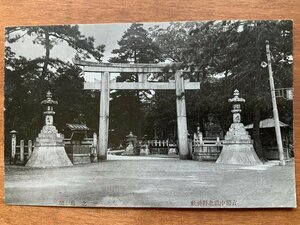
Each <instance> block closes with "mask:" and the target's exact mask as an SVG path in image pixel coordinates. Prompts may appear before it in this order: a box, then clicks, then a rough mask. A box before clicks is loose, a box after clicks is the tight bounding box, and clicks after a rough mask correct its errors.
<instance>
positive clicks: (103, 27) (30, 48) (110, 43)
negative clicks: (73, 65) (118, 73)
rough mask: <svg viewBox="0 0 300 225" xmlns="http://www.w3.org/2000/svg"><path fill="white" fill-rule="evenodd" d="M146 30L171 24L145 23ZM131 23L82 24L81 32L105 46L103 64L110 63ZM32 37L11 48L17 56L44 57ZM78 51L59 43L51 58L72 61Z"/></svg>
mask: <svg viewBox="0 0 300 225" xmlns="http://www.w3.org/2000/svg"><path fill="white" fill-rule="evenodd" d="M143 24H144V28H145V29H148V28H149V27H153V26H155V25H160V27H167V26H168V24H169V23H143ZM130 25H131V23H110V24H82V25H79V30H80V31H81V33H82V34H83V35H85V36H93V37H94V38H95V43H94V44H95V46H98V45H100V44H104V45H105V52H104V56H103V59H102V60H103V62H108V60H109V59H110V57H112V56H114V55H113V54H112V53H111V51H112V50H113V49H117V48H118V47H119V46H118V43H117V42H118V40H120V39H121V37H122V35H123V34H124V32H125V31H126V30H127V29H128V28H129V27H130ZM32 40H33V39H32V37H29V36H24V37H23V38H21V39H20V40H18V41H17V42H15V43H13V44H8V43H6V45H8V46H10V47H11V49H12V51H13V52H15V53H16V54H17V56H24V57H26V58H28V59H34V58H36V57H41V56H44V54H45V49H44V48H43V46H41V45H38V44H33V43H32ZM75 53H76V51H75V50H74V49H72V48H71V47H69V46H68V45H67V44H66V43H59V44H58V45H55V46H54V47H53V48H52V49H51V51H50V57H52V58H59V59H61V60H63V61H70V62H71V61H72V59H73V58H74V56H75ZM97 76H99V75H92V74H85V80H86V81H94V79H95V78H96V77H97Z"/></svg>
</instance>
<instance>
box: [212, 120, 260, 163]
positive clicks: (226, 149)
mask: <svg viewBox="0 0 300 225" xmlns="http://www.w3.org/2000/svg"><path fill="white" fill-rule="evenodd" d="M216 163H222V164H238V165H261V164H262V162H261V161H260V159H259V158H258V156H257V155H256V152H255V150H254V147H253V144H252V140H251V138H250V135H249V134H248V132H247V131H246V129H245V127H244V125H243V124H242V123H233V124H231V127H230V128H229V131H228V132H227V133H226V135H225V140H224V141H223V149H222V151H221V154H220V155H219V158H218V159H217V161H216Z"/></svg>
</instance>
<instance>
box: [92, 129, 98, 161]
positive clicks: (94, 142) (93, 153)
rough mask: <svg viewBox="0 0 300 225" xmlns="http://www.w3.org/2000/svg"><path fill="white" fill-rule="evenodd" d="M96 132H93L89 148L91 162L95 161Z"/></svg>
mask: <svg viewBox="0 0 300 225" xmlns="http://www.w3.org/2000/svg"><path fill="white" fill-rule="evenodd" d="M97 140H98V138H97V134H96V133H93V144H92V148H91V162H97V161H98V159H97Z"/></svg>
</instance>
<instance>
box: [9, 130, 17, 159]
mask: <svg viewBox="0 0 300 225" xmlns="http://www.w3.org/2000/svg"><path fill="white" fill-rule="evenodd" d="M10 133H11V158H10V163H11V164H15V163H16V149H17V135H16V134H17V133H18V132H17V131H15V130H12V131H11V132H10Z"/></svg>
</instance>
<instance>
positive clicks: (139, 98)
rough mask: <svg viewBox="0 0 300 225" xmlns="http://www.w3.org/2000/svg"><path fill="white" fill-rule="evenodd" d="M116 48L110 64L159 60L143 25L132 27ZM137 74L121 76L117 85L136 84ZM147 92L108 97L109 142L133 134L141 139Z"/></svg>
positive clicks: (129, 92) (119, 93)
mask: <svg viewBox="0 0 300 225" xmlns="http://www.w3.org/2000/svg"><path fill="white" fill-rule="evenodd" d="M118 45H119V48H118V49H115V50H113V51H112V53H113V54H117V56H116V57H112V58H111V59H110V62H122V63H157V62H159V61H160V60H161V55H160V51H159V48H158V46H157V45H156V44H155V43H154V42H153V41H152V39H151V38H150V37H149V33H148V32H147V30H145V29H144V28H143V24H135V23H134V24H132V25H131V26H130V27H129V28H128V29H127V30H126V31H125V32H124V35H123V36H122V38H121V39H120V40H119V41H118ZM137 79H138V77H137V74H129V73H121V74H120V75H119V76H118V77H117V81H118V82H124V81H131V82H134V81H137ZM149 95H151V93H150V92H149V91H115V92H114V93H112V94H111V97H112V100H111V115H110V118H111V122H110V125H111V127H112V128H118V129H114V130H115V131H114V133H113V134H112V135H111V141H112V142H117V141H118V140H117V139H120V137H125V135H127V134H128V133H129V132H130V131H133V132H134V133H136V134H137V135H138V137H139V138H141V136H142V133H143V132H142V121H143V118H144V110H143V108H144V106H145V104H146V102H147V98H148V97H147V96H149Z"/></svg>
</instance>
